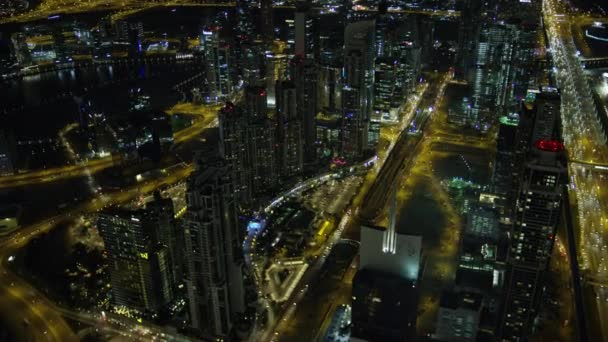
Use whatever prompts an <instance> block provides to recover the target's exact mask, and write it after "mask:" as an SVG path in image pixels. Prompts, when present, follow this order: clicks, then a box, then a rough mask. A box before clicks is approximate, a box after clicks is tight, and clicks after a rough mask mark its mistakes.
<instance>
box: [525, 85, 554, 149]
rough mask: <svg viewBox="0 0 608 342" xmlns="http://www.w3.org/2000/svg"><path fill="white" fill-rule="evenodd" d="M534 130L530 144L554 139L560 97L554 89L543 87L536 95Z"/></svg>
mask: <svg viewBox="0 0 608 342" xmlns="http://www.w3.org/2000/svg"><path fill="white" fill-rule="evenodd" d="M534 103H535V109H536V114H535V119H534V129H533V130H532V137H531V142H532V143H534V142H536V141H537V140H541V139H545V140H551V139H554V138H555V137H556V126H557V124H558V122H559V118H560V108H561V97H560V94H559V91H558V90H557V89H556V88H549V87H543V88H542V90H541V92H540V93H539V94H537V95H536V100H535V102H534Z"/></svg>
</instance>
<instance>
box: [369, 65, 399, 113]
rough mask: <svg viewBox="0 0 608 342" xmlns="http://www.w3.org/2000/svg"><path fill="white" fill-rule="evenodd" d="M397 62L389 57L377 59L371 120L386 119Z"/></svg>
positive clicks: (389, 107) (391, 100)
mask: <svg viewBox="0 0 608 342" xmlns="http://www.w3.org/2000/svg"><path fill="white" fill-rule="evenodd" d="M396 66H397V60H395V59H394V58H391V57H386V58H377V59H376V69H375V76H374V115H372V120H376V121H380V120H381V119H382V118H383V117H385V118H388V117H389V112H390V109H391V105H392V103H393V92H394V90H395V77H396V72H397V69H396Z"/></svg>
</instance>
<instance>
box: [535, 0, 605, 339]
mask: <svg viewBox="0 0 608 342" xmlns="http://www.w3.org/2000/svg"><path fill="white" fill-rule="evenodd" d="M564 6H566V4H564V3H561V2H558V1H556V0H544V1H543V15H544V22H545V30H546V34H547V36H548V38H549V41H548V43H549V47H550V48H549V52H550V53H551V54H552V57H553V62H554V69H553V72H554V74H555V78H556V81H557V85H558V87H559V89H560V91H561V100H562V105H561V116H562V124H563V137H564V142H565V145H566V151H567V153H568V158H569V160H576V161H580V162H582V163H583V164H581V163H569V175H570V177H571V180H570V181H571V182H570V183H571V184H570V191H569V195H570V202H571V203H572V204H573V209H574V208H576V209H575V213H574V214H575V215H573V216H575V217H576V218H577V219H578V220H576V219H575V221H574V226H575V229H576V230H577V231H578V234H577V238H578V241H577V245H578V254H579V256H580V268H581V273H582V275H583V278H584V279H585V280H587V281H588V282H587V285H589V286H593V290H594V292H595V298H589V299H588V300H587V301H586V302H587V303H595V308H590V307H588V308H586V309H587V310H588V312H589V313H590V315H594V316H595V315H597V316H598V317H599V320H598V321H599V322H605V321H606V320H608V291H607V289H606V288H605V286H604V285H608V282H607V280H608V265H607V264H606V262H607V261H608V260H606V258H607V257H608V248H607V247H606V245H607V243H608V239H607V236H606V223H607V221H606V208H608V207H607V205H608V196H607V195H606V193H605V192H602V188H603V187H604V184H603V183H604V181H603V176H602V175H601V174H599V173H597V172H593V167H590V166H586V165H585V164H594V163H601V164H605V163H606V162H608V148H607V146H606V137H605V135H604V132H603V131H602V128H601V124H600V122H599V119H598V117H597V109H596V108H595V104H594V101H593V97H592V93H591V89H590V86H589V82H588V80H587V78H586V76H585V73H584V71H583V68H582V66H581V63H580V61H579V58H578V56H579V53H578V51H577V50H576V46H575V44H574V39H573V36H572V30H571V23H572V22H573V20H575V19H573V18H571V17H570V15H569V9H568V8H567V7H564ZM590 169H591V170H590ZM599 325H600V326H599V327H597V326H595V327H590V328H591V329H592V332H593V333H597V334H599V333H601V335H602V336H601V338H602V340H603V341H608V325H607V324H599ZM582 329H584V327H583V328H582Z"/></svg>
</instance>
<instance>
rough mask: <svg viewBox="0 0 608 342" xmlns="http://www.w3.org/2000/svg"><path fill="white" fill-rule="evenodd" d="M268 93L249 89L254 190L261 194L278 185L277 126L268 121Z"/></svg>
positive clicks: (248, 123)
mask: <svg viewBox="0 0 608 342" xmlns="http://www.w3.org/2000/svg"><path fill="white" fill-rule="evenodd" d="M266 96H267V94H266V90H265V89H264V88H263V87H248V88H247V89H245V116H246V131H247V136H246V138H247V141H246V142H245V144H246V148H247V149H248V153H247V154H248V156H249V161H248V163H249V167H251V169H252V173H251V176H252V177H253V178H252V191H253V193H254V195H258V194H260V193H263V192H265V191H267V190H268V189H271V188H273V187H275V186H276V184H277V181H278V177H277V169H276V161H275V155H276V154H275V137H276V135H275V126H274V124H273V122H272V121H271V120H270V119H269V118H268V107H267V100H266Z"/></svg>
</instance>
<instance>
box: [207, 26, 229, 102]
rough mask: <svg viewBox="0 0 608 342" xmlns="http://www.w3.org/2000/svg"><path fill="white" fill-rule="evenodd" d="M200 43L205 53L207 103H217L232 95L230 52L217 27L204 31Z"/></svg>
mask: <svg viewBox="0 0 608 342" xmlns="http://www.w3.org/2000/svg"><path fill="white" fill-rule="evenodd" d="M200 43H201V45H202V46H203V51H204V53H205V69H206V70H205V72H206V77H205V81H206V82H205V87H204V96H205V97H207V99H206V100H207V101H206V102H210V101H211V102H215V101H218V100H220V99H224V98H226V97H228V96H229V95H230V92H231V91H232V84H231V82H230V74H229V73H230V69H229V67H228V60H229V51H228V48H227V47H226V46H225V45H223V44H222V43H221V42H220V38H219V32H218V29H217V28H216V27H206V28H204V29H203V30H202V32H201V36H200Z"/></svg>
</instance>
